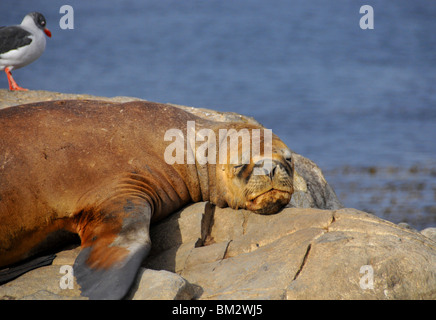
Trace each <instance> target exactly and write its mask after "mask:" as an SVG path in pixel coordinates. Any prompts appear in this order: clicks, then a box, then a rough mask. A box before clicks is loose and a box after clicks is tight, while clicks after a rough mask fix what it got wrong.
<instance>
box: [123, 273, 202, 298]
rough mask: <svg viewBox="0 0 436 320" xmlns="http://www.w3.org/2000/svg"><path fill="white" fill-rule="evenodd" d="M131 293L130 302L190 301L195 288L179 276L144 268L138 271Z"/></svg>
mask: <svg viewBox="0 0 436 320" xmlns="http://www.w3.org/2000/svg"><path fill="white" fill-rule="evenodd" d="M131 291H132V292H133V297H132V296H129V299H132V300H190V299H192V298H193V297H194V295H195V287H194V286H192V285H191V284H190V283H189V282H188V281H186V280H185V279H183V278H182V277H181V276H179V275H177V274H175V273H172V272H168V271H155V270H151V269H144V268H142V269H141V270H140V271H139V273H138V280H137V283H136V285H135V287H134V288H132V290H131ZM131 295H132V293H131Z"/></svg>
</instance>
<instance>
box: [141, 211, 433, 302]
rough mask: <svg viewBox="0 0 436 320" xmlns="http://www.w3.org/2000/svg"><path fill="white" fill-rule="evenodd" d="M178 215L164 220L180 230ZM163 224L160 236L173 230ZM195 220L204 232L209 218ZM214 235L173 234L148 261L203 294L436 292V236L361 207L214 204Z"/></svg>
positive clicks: (417, 295) (411, 295) (420, 295)
mask: <svg viewBox="0 0 436 320" xmlns="http://www.w3.org/2000/svg"><path fill="white" fill-rule="evenodd" d="M196 206H197V207H198V206H199V204H197V205H196ZM186 210H187V211H185V210H182V211H181V212H180V213H178V214H176V215H175V216H173V217H171V218H170V219H169V220H171V221H172V222H171V223H177V224H184V225H186V223H185V222H184V221H183V220H185V219H192V217H191V218H189V217H188V216H189V215H188V214H187V213H188V212H189V211H191V212H193V211H192V209H191V208H190V207H188V208H187V209H186ZM191 214H192V215H194V214H195V213H191ZM205 215H210V213H207V214H206V213H205ZM182 216H183V217H182ZM179 217H180V218H179ZM176 218H177V219H176ZM171 223H169V221H164V222H162V225H166V228H170V229H169V230H174V229H175V227H174V226H173V225H171ZM157 227H158V228H160V230H159V232H158V233H154V232H153V237H152V241H160V240H159V238H160V237H165V235H166V232H165V228H162V227H161V225H157ZM192 227H193V228H195V229H196V230H192V234H195V233H197V234H199V231H200V230H201V224H200V223H197V224H196V225H193V226H192ZM203 228H204V226H203ZM184 232H186V230H185V231H184ZM206 239H207V241H205V242H204V244H203V245H202V246H195V243H196V242H195V241H193V239H189V241H188V242H186V243H185V242H183V241H181V237H173V242H172V243H170V242H167V243H166V250H164V251H162V252H159V253H157V254H155V255H153V256H151V257H150V258H149V259H147V262H146V266H147V267H150V268H159V269H165V270H168V271H172V272H177V273H178V274H180V275H181V276H182V277H183V278H185V279H186V280H187V281H189V282H190V283H191V284H194V285H197V286H198V287H200V288H201V289H202V290H201V291H197V296H195V298H196V299H434V298H436V245H435V243H434V242H433V241H431V240H429V239H427V238H426V237H424V236H422V235H421V234H419V233H418V232H416V231H413V230H408V229H404V228H402V227H399V226H397V225H395V224H393V223H390V222H388V221H385V220H382V219H379V218H377V217H375V216H373V215H371V214H367V213H364V212H361V211H358V210H354V209H341V210H336V211H333V210H317V209H297V208H286V209H284V210H283V211H281V212H280V213H278V214H276V215H270V216H263V215H256V214H254V213H252V212H249V211H245V210H238V211H236V210H232V209H229V208H225V209H221V208H214V212H213V218H212V219H211V226H210V228H209V233H208V234H207V235H206ZM197 244H198V242H197ZM162 256H164V257H165V258H164V259H163V258H162ZM370 272H371V273H372V275H373V277H372V284H373V288H372V289H371V286H370V283H369V282H365V281H366V280H367V278H368V277H369V276H370ZM198 292H201V294H198Z"/></svg>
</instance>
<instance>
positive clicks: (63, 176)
mask: <svg viewBox="0 0 436 320" xmlns="http://www.w3.org/2000/svg"><path fill="white" fill-rule="evenodd" d="M192 122H194V123H195V126H196V127H195V129H196V130H199V131H198V132H201V130H202V129H204V130H205V131H204V130H203V131H202V132H203V133H204V132H206V133H208V134H209V136H208V137H207V138H208V139H206V137H204V136H203V137H202V139H203V141H207V145H205V143H206V142H201V141H198V140H197V141H192V139H190V138H189V137H186V139H185V137H183V136H182V137H180V134H181V133H182V134H183V133H184V132H186V135H187V136H189V135H190V132H189V131H187V130H188V129H189V128H190V126H189V124H192ZM0 128H1V130H0V267H4V266H8V265H12V264H14V263H17V262H19V261H22V260H24V259H26V258H29V257H34V256H36V255H38V254H39V253H40V252H42V251H44V250H45V249H47V248H51V247H53V246H54V245H56V244H58V243H59V242H60V241H61V240H63V239H65V238H69V237H70V236H71V235H72V234H77V235H78V236H79V237H80V241H81V248H82V249H81V252H80V254H79V255H78V257H77V259H76V261H75V263H74V266H73V270H74V275H75V276H76V279H77V282H78V284H79V285H80V286H81V294H82V295H83V296H86V297H89V298H91V299H121V298H123V297H124V296H125V295H126V293H127V292H128V290H129V288H130V286H131V284H132V282H133V280H134V278H135V276H136V273H137V271H138V269H139V267H140V265H141V263H142V261H143V259H144V258H145V257H146V256H147V254H148V252H149V250H150V246H151V242H150V237H149V227H150V223H151V222H154V221H158V220H160V219H162V218H164V217H166V216H168V215H169V214H171V213H173V212H175V211H177V210H178V209H180V208H182V207H183V206H185V205H187V204H189V203H191V202H198V201H210V202H211V203H213V204H215V205H218V206H221V207H224V206H230V207H232V208H235V209H237V208H245V209H249V210H252V211H255V212H258V213H262V214H273V213H276V212H278V211H279V210H280V209H281V208H282V207H284V206H285V205H286V204H287V203H288V202H289V201H290V199H291V196H292V193H293V185H292V181H293V180H292V178H293V170H294V166H293V163H292V159H291V152H290V150H289V149H288V147H287V146H286V145H285V144H284V143H283V142H282V141H281V140H280V139H279V138H278V137H277V136H275V135H272V139H270V140H271V141H268V139H266V135H265V133H262V132H263V131H262V130H260V129H263V128H262V127H260V126H256V125H251V124H242V123H222V122H213V121H208V120H205V119H202V118H199V117H197V116H194V115H192V114H191V113H189V112H186V111H183V110H181V109H179V108H176V107H172V106H169V105H165V104H158V103H153V102H143V101H142V102H139V101H135V102H128V103H122V104H119V103H110V102H103V101H88V100H65V101H50V102H40V103H34V104H28V105H22V106H16V107H10V108H6V109H3V110H0ZM224 129H225V131H223V130H224ZM231 129H234V130H231ZM171 130H172V131H171ZM220 130H221V131H220ZM241 130H248V132H249V133H253V136H254V132H256V133H257V135H259V132H261V133H260V135H259V137H258V138H259V141H260V145H259V146H258V147H257V149H258V150H260V152H258V153H256V154H254V153H251V154H249V156H248V158H247V150H245V151H244V145H243V142H242V141H241V139H238V140H234V141H236V144H237V145H236V147H237V150H238V152H237V154H236V158H235V154H234V153H232V152H230V151H231V150H230V149H231V147H232V145H231V144H232V143H229V144H228V143H227V142H228V141H229V140H231V138H232V136H234V135H235V134H236V135H237V134H238V133H239V132H241ZM169 132H170V133H171V132H173V133H174V132H176V135H177V134H178V135H179V137H176V136H174V135H173V136H171V134H170V135H168V133H169ZM222 132H225V134H224V135H220V133H222ZM166 135H167V136H166ZM178 139H179V140H178ZM177 140H178V141H182V142H183V146H184V150H183V156H182V157H180V154H179V155H176V154H175V153H177V152H176V151H180V150H179V149H180V148H179V147H180V145H174V143H176V142H177ZM189 140H191V141H190V142H191V143H189ZM199 140H201V139H199ZM253 141H254V139H253ZM230 142H231V141H230ZM234 144H235V143H233V146H234ZM208 146H209V147H211V148H208ZM223 146H224V147H223ZM172 147H177V148H179V149H177V148H175V149H171V148H172ZM212 147H218V148H220V147H221V149H220V152H221V150H227V151H229V150H230V151H229V152H227V153H226V152H224V153H220V152H213V151H214V150H213V148H212ZM268 147H269V149H268ZM223 148H224V149H223ZM200 149H201V150H200ZM253 150H254V149H253ZM265 150H270V154H269V155H268V156H267V152H266V151H265ZM197 151H198V152H200V151H201V152H200V153H201V154H202V155H203V159H202V160H201V161H200V160H199V159H201V157H194V158H193V154H195V153H196V152H197ZM220 155H224V156H223V158H219V156H220ZM176 156H177V157H178V158H175V157H176ZM204 157H206V158H204ZM244 157H245V160H244ZM177 159H178V160H179V161H176V160H177ZM193 159H194V161H193V162H192V160H193ZM204 159H206V160H208V161H204ZM223 159H224V161H223ZM247 159H248V161H247ZM266 163H267V164H268V165H269V166H265V164H266ZM266 167H268V168H267V169H265V168H266ZM256 170H257V173H256V174H254V173H255V171H256ZM262 170H263V171H262ZM259 172H260V174H259ZM262 172H263V174H262Z"/></svg>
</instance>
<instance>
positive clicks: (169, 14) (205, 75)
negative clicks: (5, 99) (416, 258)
mask: <svg viewBox="0 0 436 320" xmlns="http://www.w3.org/2000/svg"><path fill="white" fill-rule="evenodd" d="M64 4H69V5H71V6H72V7H73V9H74V29H73V30H62V29H61V28H60V26H59V20H60V18H61V17H62V16H63V14H60V13H59V8H60V7H61V6H62V5H64ZM362 5H371V6H372V7H373V8H374V25H375V29H373V30H362V29H360V27H359V20H360V18H361V17H362V14H360V13H359V9H360V7H361V6H362ZM30 11H40V12H42V13H43V14H44V15H45V17H46V18H47V21H48V27H49V28H50V29H51V31H52V33H53V37H52V38H51V39H48V40H47V49H46V52H45V53H44V54H43V56H42V57H41V58H40V59H39V60H38V61H36V62H34V63H33V64H31V65H29V66H27V67H25V68H23V69H21V70H17V71H15V72H14V77H15V79H16V80H17V82H18V83H19V84H20V85H21V86H23V87H27V88H30V89H41V90H52V91H58V92H66V93H88V94H94V95H100V96H118V95H121V96H134V97H139V98H144V99H147V100H151V101H157V102H171V103H177V104H184V105H189V106H195V107H206V108H213V109H217V110H221V111H234V112H238V113H242V114H246V115H250V116H253V117H255V118H256V119H257V120H259V121H260V122H261V123H263V124H264V125H265V126H267V127H269V128H272V129H273V132H274V133H276V134H277V135H279V136H280V137H281V138H282V140H284V141H285V142H286V143H287V144H288V146H289V147H290V148H291V149H293V150H294V151H296V152H298V153H300V154H302V155H304V156H306V157H308V158H310V159H312V160H313V161H315V162H316V163H317V164H318V165H319V166H320V167H321V168H322V169H323V170H325V171H326V172H327V175H328V173H329V172H337V171H338V170H336V169H338V168H343V167H354V168H362V167H364V168H365V167H377V168H390V167H399V168H406V169H405V170H407V169H409V168H412V167H416V166H418V167H420V168H426V170H427V171H425V172H432V171H431V170H433V168H436V142H435V141H434V139H435V137H436V2H435V1H428V0H414V1H410V0H395V1H394V0H390V1H387V0H378V1H375V0H362V1H358V0H355V1H350V0H330V1H322V0H310V1H303V0H295V1H291V0H268V1H266V0H159V1H155V0H154V1H150V0H148V1H144V0H136V1H135V0H131V1H116V0H105V1H103V0H93V1H84V0H80V1H79V0H71V1H68V2H66V1H63V0H62V1H59V0H51V1H42V0H27V1H25V0H20V1H17V0H1V2H0V25H9V24H15V23H19V22H21V19H22V18H23V16H24V15H25V14H26V13H27V12H30ZM0 87H3V88H6V87H7V81H6V76H1V77H0ZM335 170H336V171H335ZM339 171H340V170H339ZM423 172H424V171H423ZM415 177H416V176H415ZM429 177H430V179H429ZM421 178H423V176H421ZM425 178H426V187H425V189H424V193H426V195H425V199H426V200H425V201H426V203H425V204H424V205H425V206H426V207H429V206H430V207H432V206H435V204H436V177H435V176H431V175H430V176H427V175H426V176H425ZM347 179H349V176H347ZM356 179H360V177H359V176H356ZM392 179H396V178H395V177H392ZM327 180H328V181H329V182H330V183H331V184H333V186H334V187H335V185H337V186H339V187H342V186H343V182H344V180H343V179H342V178H341V176H337V175H333V174H332V176H331V177H329V176H327ZM375 183H387V182H386V181H385V180H380V179H378V180H376V181H375ZM344 188H346V187H344ZM335 189H336V191H337V192H338V193H341V192H342V191H344V190H338V189H337V188H336V187H335ZM345 191H346V190H345ZM353 199H354V200H353ZM357 200H359V199H356V196H355V197H353V196H349V195H348V196H347V197H346V199H345V200H344V202H345V204H346V205H347V206H355V205H358V204H359V202H358V201H357ZM360 209H362V208H360ZM373 210H374V211H375V212H376V213H377V212H378V211H380V210H378V208H377V206H375V207H373ZM429 212H430V213H429V214H428V215H427V217H429V219H428V220H427V222H424V223H421V222H420V223H418V224H419V226H428V225H429V224H430V222H431V223H434V221H436V214H435V213H434V212H433V211H432V210H430V211H429ZM381 215H382V214H381ZM382 216H383V215H382ZM390 219H391V220H394V221H395V217H394V218H392V217H391V216H390ZM412 220H413V219H411V220H410V221H409V222H412V224H413V221H412ZM397 222H399V221H397Z"/></svg>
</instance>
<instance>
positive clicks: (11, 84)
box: [5, 67, 28, 91]
mask: <svg viewBox="0 0 436 320" xmlns="http://www.w3.org/2000/svg"><path fill="white" fill-rule="evenodd" d="M5 72H6V76H7V77H8V82H9V90H11V91H15V90H20V91H27V90H28V89H25V88H21V87H20V86H19V85H18V84H17V83H16V82H15V80H14V78H12V73H11V70H9V68H7V67H6V68H5Z"/></svg>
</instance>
